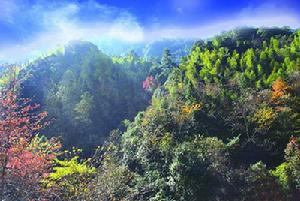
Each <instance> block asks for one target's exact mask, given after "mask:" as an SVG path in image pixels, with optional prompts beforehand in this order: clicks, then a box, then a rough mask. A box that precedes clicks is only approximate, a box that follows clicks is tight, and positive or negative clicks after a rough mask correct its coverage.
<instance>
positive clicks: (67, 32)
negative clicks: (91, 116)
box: [0, 0, 300, 62]
mask: <svg viewBox="0 0 300 201" xmlns="http://www.w3.org/2000/svg"><path fill="white" fill-rule="evenodd" d="M30 1H31V2H32V0H30ZM30 1H29V0H0V29H1V25H3V26H4V27H6V28H8V30H10V29H11V30H12V31H13V32H16V33H17V34H16V36H15V37H18V38H16V39H15V42H11V43H9V44H8V45H4V42H5V41H4V39H1V33H0V61H1V60H5V61H8V62H15V61H23V60H24V59H27V58H30V57H33V56H34V55H37V54H39V53H40V52H46V51H47V50H49V49H53V48H55V47H57V46H59V45H61V44H65V43H67V42H68V41H71V40H78V39H82V40H87V41H91V42H95V43H97V41H99V40H103V39H117V40H122V41H126V42H132V43H138V42H147V41H153V40H158V39H160V38H194V39H199V38H208V37H211V36H213V35H215V34H218V33H220V32H222V31H226V30H230V29H233V28H236V27H241V26H253V27H269V26H290V27H292V28H299V27H300V20H299V15H298V14H297V12H296V10H293V9H292V8H286V7H284V6H280V7H279V6H278V5H277V4H275V3H274V2H275V1H267V3H264V4H261V5H259V6H248V7H245V8H244V9H242V10H241V11H240V12H238V13H232V14H231V15H230V16H227V17H226V18H222V19H220V18H218V19H215V20H214V21H213V22H211V23H209V24H205V22H199V24H194V25H193V26H187V25H186V26H179V25H177V24H176V22H172V23H173V24H159V23H158V22H157V20H154V21H153V24H152V25H151V24H150V25H147V27H144V26H143V25H141V24H140V22H139V21H138V20H137V18H136V16H134V15H133V14H132V13H130V12H129V11H128V10H126V9H120V8H116V7H112V6H108V5H104V4H100V3H97V2H96V1H95V0H88V1H85V2H82V3H78V2H77V1H72V2H67V1H66V0H60V1H55V0H53V1H46V0H35V3H34V4H31V3H29V2H30ZM170 1H172V5H173V6H174V7H173V8H174V9H177V12H179V13H180V14H181V15H184V14H185V12H186V11H187V10H189V9H193V7H197V8H199V9H200V8H201V7H203V6H204V3H205V2H206V3H207V1H196V0H191V1H189V2H183V1H181V0H170ZM49 2H50V3H49ZM200 10H201V9H200ZM157 19H159V18H157ZM1 23H2V24H1ZM8 34H10V33H8Z"/></svg>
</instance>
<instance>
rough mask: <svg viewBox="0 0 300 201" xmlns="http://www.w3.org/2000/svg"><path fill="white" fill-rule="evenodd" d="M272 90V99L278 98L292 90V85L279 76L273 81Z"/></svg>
mask: <svg viewBox="0 0 300 201" xmlns="http://www.w3.org/2000/svg"><path fill="white" fill-rule="evenodd" d="M272 90H273V93H272V100H278V99H279V98H280V97H282V96H283V95H285V94H286V93H287V92H288V91H289V90H290V87H289V86H288V84H287V83H286V82H285V81H283V80H282V79H281V78H279V79H277V80H276V81H275V82H274V83H273V85H272Z"/></svg>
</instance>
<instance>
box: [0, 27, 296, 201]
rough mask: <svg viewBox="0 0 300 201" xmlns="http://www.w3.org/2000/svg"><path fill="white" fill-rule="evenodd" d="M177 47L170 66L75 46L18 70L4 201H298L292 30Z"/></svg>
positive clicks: (152, 48) (9, 98)
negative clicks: (9, 171) (46, 122)
mask: <svg viewBox="0 0 300 201" xmlns="http://www.w3.org/2000/svg"><path fill="white" fill-rule="evenodd" d="M164 44H165V43H160V42H157V43H153V44H152V45H149V46H148V47H147V48H148V50H147V51H146V52H148V53H146V52H144V53H145V55H147V54H151V55H159V53H158V52H161V49H162V48H163V46H164ZM169 44H173V42H170V43H169ZM183 44H185V42H183V43H182V44H180V45H179V46H176V44H173V45H174V47H176V48H177V50H178V51H177V53H174V55H176V54H177V55H186V54H187V55H186V56H183V57H180V59H178V58H177V57H176V56H174V55H173V52H172V48H170V49H171V51H170V50H168V49H165V50H163V52H162V54H161V56H159V59H153V60H152V59H151V60H149V59H145V58H144V57H143V56H139V54H138V53H136V52H135V51H129V52H128V53H127V54H126V55H123V56H107V55H106V54H104V53H102V52H101V51H100V50H99V49H98V47H97V46H96V45H93V44H91V43H88V42H78V41H77V42H73V43H70V44H69V45H67V46H66V47H65V48H64V49H63V50H61V51H59V52H56V53H54V54H51V55H48V56H46V57H43V58H40V59H37V60H35V61H33V62H31V63H29V64H28V65H27V66H26V67H24V68H23V69H22V70H21V71H20V72H19V73H18V80H17V81H18V83H19V84H20V86H19V91H18V92H19V94H18V96H17V95H15V93H16V92H15V88H16V87H15V85H14V82H9V81H8V82H7V83H8V86H7V88H8V89H7V91H5V90H4V91H3V94H4V96H3V98H0V106H1V107H2V110H3V112H4V113H3V114H5V115H4V116H3V120H2V121H1V122H3V125H4V126H2V127H3V128H4V129H12V131H11V130H9V131H10V132H2V134H3V133H12V139H14V140H15V141H16V142H18V143H15V144H13V145H14V146H13V149H9V150H8V151H7V153H9V154H12V158H13V159H15V158H17V159H15V161H13V163H12V165H10V164H9V165H10V166H9V167H12V169H13V170H14V171H16V174H11V175H9V176H10V177H9V178H10V179H11V180H8V183H9V182H10V181H12V182H11V183H9V184H11V186H12V187H11V189H9V190H10V191H7V192H8V193H7V194H8V195H7V197H8V198H9V199H8V200H14V199H13V198H10V197H9V195H10V194H13V195H18V196H19V198H20V199H21V200H22V198H24V197H26V196H28V194H25V193H23V191H24V192H25V190H26V192H27V191H28V192H31V193H32V194H30V196H31V197H30V198H31V199H32V197H33V196H34V197H35V198H36V199H37V200H38V199H40V198H43V199H44V198H46V199H48V200H57V199H59V200H72V201H74V200H91V201H92V200H108V201H112V200H117V201H119V200H120V201H121V200H122V201H133V200H134V201H145V200H151V201H162V200H168V201H183V200H189V201H200V200H205V201H206V200H207V201H241V200H243V201H251V200H263V201H274V200H276V201H298V200H299V193H300V188H299V186H300V182H299V181H300V178H299V175H300V171H299V169H300V166H299V164H300V157H299V154H300V148H299V146H300V31H299V30H291V29H288V28H244V29H236V30H232V31H229V32H225V33H222V34H220V35H217V36H215V37H213V38H211V39H208V40H199V41H198V42H196V43H194V44H193V47H192V49H191V51H187V49H188V47H187V46H184V45H183ZM169 47H172V46H169V45H168V48H169ZM183 47H184V48H183ZM176 48H175V49H173V51H175V52H176ZM156 50H157V52H156ZM154 57H155V56H154ZM174 57H175V58H174ZM11 86H12V89H11ZM17 98H19V99H17ZM22 98H30V100H31V102H33V103H39V104H40V108H38V107H35V106H32V107H28V102H26V100H27V99H22ZM24 100H25V102H22V101H24ZM21 103H23V104H21ZM19 107H20V108H21V109H18V108H19ZM16 108H17V109H16ZM37 108H38V109H37ZM11 111H12V112H11ZM42 111H47V112H48V117H46V116H47V115H46V114H45V113H40V114H38V115H37V116H34V117H33V118H29V117H31V116H32V115H33V114H36V113H39V112H42ZM24 114H25V115H24ZM44 118H45V119H47V120H50V123H51V124H50V125H49V126H48V127H46V126H44V125H43V126H40V124H41V122H42V120H43V119H44ZM12 119H17V121H15V120H12ZM1 122H0V123H1ZM19 122H21V123H19ZM1 125H2V124H0V128H2V127H1ZM14 128H15V130H14ZM42 128H43V129H42ZM30 129H31V130H30ZM28 130H29V131H28ZM0 131H1V130H0ZM5 131H6V130H5ZM28 133H30V134H31V135H29V137H28ZM0 134H1V133H0ZM16 134H18V136H19V135H20V136H21V137H19V138H15V135H16ZM40 134H44V135H46V136H47V137H48V138H49V140H47V138H45V137H42V136H40ZM22 136H23V137H22ZM53 136H54V137H59V136H60V138H59V139H60V140H61V141H62V146H63V149H69V151H65V152H64V153H63V154H62V153H60V152H59V150H60V148H61V147H60V144H59V142H58V141H57V139H56V138H51V137H53ZM24 139H25V140H24ZM14 140H12V142H11V141H8V143H13V142H14ZM24 144H25V145H26V146H25V145H24ZM73 146H76V147H79V148H83V153H84V156H85V157H80V155H81V151H80V150H78V149H77V148H72V147H73ZM96 147H97V149H96V151H95V152H94V148H96ZM28 156H32V157H28ZM87 157H90V158H87ZM24 158H25V159H24ZM42 159H43V160H42ZM19 160H24V161H26V163H25V166H24V167H23V166H21V165H19V163H18V161H19ZM36 161H39V162H38V163H37V162H36ZM40 163H42V165H41V164H40ZM35 166H37V167H39V168H35ZM19 167H23V168H24V169H25V170H26V173H25V174H24V171H22V168H19ZM43 168H44V169H43ZM41 172H42V173H41ZM15 175H21V176H18V177H15ZM23 175H25V176H23ZM33 175H35V176H33ZM37 175H39V176H37ZM41 175H43V176H41ZM44 175H45V176H44ZM27 176H28V177H27ZM36 177H37V178H38V179H36V180H34V179H32V181H31V180H30V182H31V183H30V184H31V185H25V184H26V182H25V181H26V179H27V178H36ZM15 181H22V182H23V183H22V182H16V183H18V184H20V186H21V187H20V186H19V185H15V183H13V182H15ZM41 181H42V182H41ZM41 183H42V184H41ZM7 186H9V185H7ZM20 189H22V190H23V191H21V190H20ZM24 189H25V190H24ZM37 189H38V190H37ZM10 192H18V194H17V193H10ZM23 200H25V199H23Z"/></svg>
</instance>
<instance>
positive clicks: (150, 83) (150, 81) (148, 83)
mask: <svg viewBox="0 0 300 201" xmlns="http://www.w3.org/2000/svg"><path fill="white" fill-rule="evenodd" d="M155 86H156V82H155V79H154V78H153V76H152V75H150V76H148V77H146V80H144V81H143V89H145V90H148V89H151V88H152V87H155Z"/></svg>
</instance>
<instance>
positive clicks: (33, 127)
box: [0, 87, 61, 194]
mask: <svg viewBox="0 0 300 201" xmlns="http://www.w3.org/2000/svg"><path fill="white" fill-rule="evenodd" d="M14 88H15V87H12V89H14ZM12 89H10V90H7V91H4V92H2V94H1V96H0V114H1V117H0V170H1V171H2V172H1V174H0V175H1V177H0V180H2V183H7V182H12V183H17V184H18V185H21V184H20V182H21V181H22V182H23V184H22V185H23V186H22V190H23V191H24V190H25V189H26V188H27V187H28V186H39V183H40V181H41V179H42V178H43V177H44V176H45V175H48V174H49V172H50V171H51V167H52V164H53V160H54V159H55V158H56V156H57V154H58V150H59V149H60V148H61V145H60V143H59V142H57V141H56V140H55V139H54V140H53V139H51V140H47V139H45V138H42V137H39V136H36V134H37V132H38V131H40V130H41V128H43V127H44V126H46V125H48V122H45V118H46V117H47V112H41V113H38V114H36V110H37V108H38V107H39V105H38V104H33V105H32V104H30V100H29V99H18V97H17V95H16V93H15V92H14V90H12ZM14 180H17V181H16V182H13V181H14ZM22 182H21V183H22ZM29 183H30V185H28V184H29ZM18 188H19V187H18ZM38 188H39V187H37V189H38ZM2 190H3V187H2ZM1 194H3V192H1Z"/></svg>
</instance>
